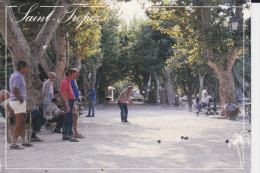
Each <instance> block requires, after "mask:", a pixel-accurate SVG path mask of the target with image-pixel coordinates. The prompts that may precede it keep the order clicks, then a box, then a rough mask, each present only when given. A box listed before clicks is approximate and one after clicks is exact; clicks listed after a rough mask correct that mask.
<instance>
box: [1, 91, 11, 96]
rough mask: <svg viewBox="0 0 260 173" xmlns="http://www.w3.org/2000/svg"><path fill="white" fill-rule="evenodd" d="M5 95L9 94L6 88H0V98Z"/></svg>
mask: <svg viewBox="0 0 260 173" xmlns="http://www.w3.org/2000/svg"><path fill="white" fill-rule="evenodd" d="M5 95H7V96H9V95H10V94H9V92H8V91H7V90H0V98H2V97H3V96H5Z"/></svg>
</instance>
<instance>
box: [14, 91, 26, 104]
mask: <svg viewBox="0 0 260 173" xmlns="http://www.w3.org/2000/svg"><path fill="white" fill-rule="evenodd" d="M12 91H13V93H14V95H15V97H16V98H17V99H18V100H19V102H20V103H21V104H22V103H23V102H24V100H23V98H22V97H21V95H20V92H19V90H18V88H13V89H12Z"/></svg>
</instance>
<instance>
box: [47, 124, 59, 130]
mask: <svg viewBox="0 0 260 173" xmlns="http://www.w3.org/2000/svg"><path fill="white" fill-rule="evenodd" d="M56 125H57V123H56V122H55V123H51V124H50V125H49V126H46V130H50V129H52V128H53V127H55V126H56Z"/></svg>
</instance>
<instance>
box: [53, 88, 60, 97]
mask: <svg viewBox="0 0 260 173" xmlns="http://www.w3.org/2000/svg"><path fill="white" fill-rule="evenodd" d="M59 96H60V91H59V90H58V89H55V90H54V92H53V98H59Z"/></svg>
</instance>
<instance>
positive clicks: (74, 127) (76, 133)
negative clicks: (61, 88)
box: [71, 68, 84, 138]
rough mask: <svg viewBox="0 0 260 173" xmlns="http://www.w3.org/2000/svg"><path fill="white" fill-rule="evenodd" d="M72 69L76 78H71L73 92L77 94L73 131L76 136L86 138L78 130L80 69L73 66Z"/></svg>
mask: <svg viewBox="0 0 260 173" xmlns="http://www.w3.org/2000/svg"><path fill="white" fill-rule="evenodd" d="M72 70H75V73H74V78H73V80H71V86H72V89H73V93H74V96H75V102H74V106H73V111H72V113H73V124H72V127H73V131H74V137H75V138H84V136H82V135H81V134H79V132H78V116H79V102H78V100H79V90H78V85H77V80H76V79H77V78H78V76H79V71H78V69H76V68H72Z"/></svg>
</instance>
